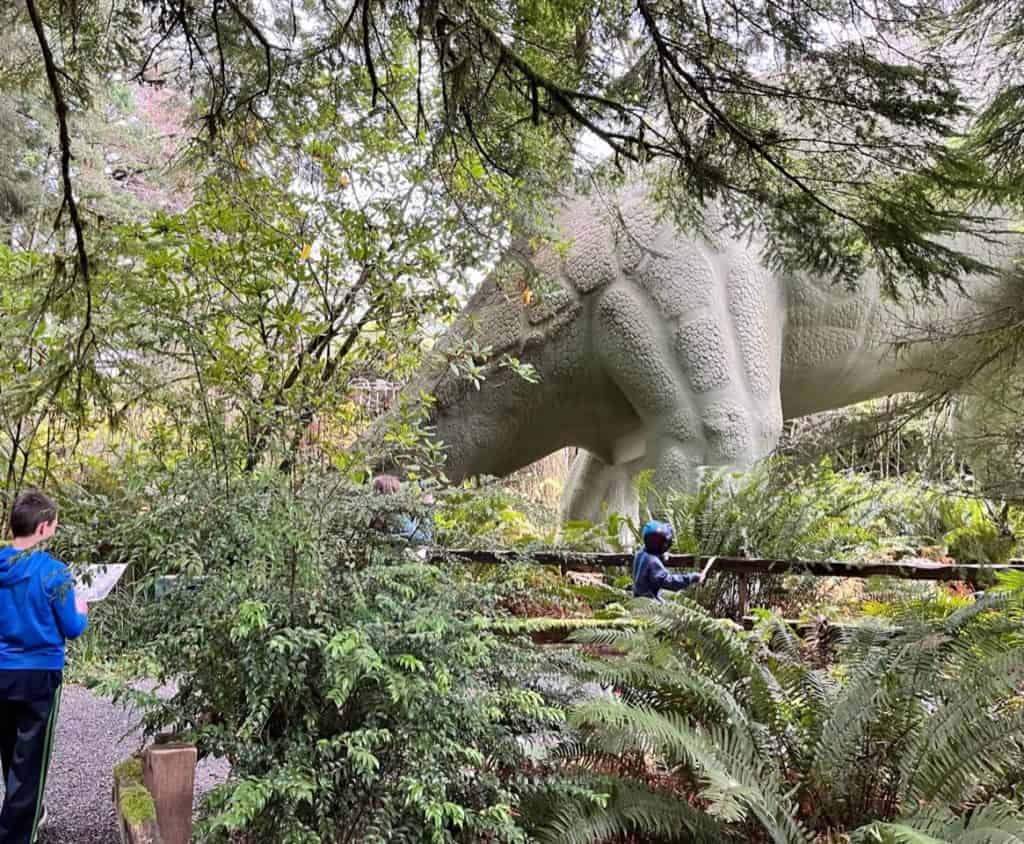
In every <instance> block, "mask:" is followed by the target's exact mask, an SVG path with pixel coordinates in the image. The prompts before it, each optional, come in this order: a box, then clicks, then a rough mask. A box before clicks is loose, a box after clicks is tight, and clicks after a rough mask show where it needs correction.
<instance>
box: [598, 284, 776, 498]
mask: <svg viewBox="0 0 1024 844" xmlns="http://www.w3.org/2000/svg"><path fill="white" fill-rule="evenodd" d="M710 281H711V280H710V279H709V282H710ZM731 306H732V303H731V302H727V301H725V300H724V297H720V299H719V301H718V302H716V303H712V305H711V306H709V307H705V308H702V309H693V312H691V313H688V314H684V315H683V316H682V318H681V319H679V320H670V319H666V318H665V317H664V316H663V315H662V314H660V313H659V312H658V311H657V310H656V309H655V308H654V307H653V305H652V303H651V302H650V300H649V299H648V298H647V297H646V296H645V295H644V294H643V293H642V292H641V291H639V290H637V289H635V288H632V287H628V288H627V287H624V286H619V287H615V288H612V289H611V290H609V291H608V292H607V293H606V294H605V295H604V297H603V298H602V300H601V302H600V304H599V306H598V309H597V320H596V326H595V328H596V333H597V337H598V339H599V343H598V344H597V345H598V349H599V350H600V354H601V359H602V364H603V366H604V369H605V371H606V372H607V373H608V375H609V376H610V377H611V378H612V380H613V381H614V382H615V384H616V385H617V386H618V387H619V389H620V390H621V391H622V392H623V394H624V395H625V397H626V398H627V400H628V401H629V402H630V403H631V404H632V406H633V408H634V410H635V411H636V413H637V415H638V416H639V417H640V419H641V420H642V421H643V430H644V440H645V455H644V458H643V465H644V466H645V467H646V468H650V469H653V471H654V476H653V484H654V488H655V490H657V491H658V493H661V494H664V493H667V492H668V491H670V490H678V491H684V490H685V491H692V490H693V489H694V488H695V487H696V486H697V484H698V483H699V474H698V473H699V469H700V467H702V466H708V467H721V468H747V467H749V466H750V465H751V464H752V463H753V462H754V461H756V460H757V459H759V458H761V457H763V456H765V455H766V454H768V453H769V452H770V451H771V450H772V449H773V448H774V447H775V445H776V443H777V441H778V437H779V434H780V432H781V429H782V410H781V399H780V394H779V387H778V384H779V375H778V372H779V368H780V367H779V365H778V363H777V362H776V363H775V364H774V367H773V361H772V360H771V359H769V360H763V361H760V362H758V361H749V362H748V361H747V360H745V358H744V352H745V351H747V352H749V350H745V349H744V348H743V345H744V344H743V342H741V341H742V340H743V337H744V336H743V335H742V334H741V332H740V331H739V330H738V329H737V328H736V326H734V325H732V322H734V321H736V319H735V315H734V313H733V311H734V310H735V311H740V309H739V308H733V307H731ZM740 313H741V315H742V313H743V312H742V311H740ZM762 328H763V329H764V333H767V331H768V326H767V325H763V326H762ZM771 339H775V338H771ZM764 345H767V346H768V348H767V349H764V348H762V349H761V351H770V350H771V348H772V347H775V348H777V342H769V343H766V344H764ZM752 363H760V364H763V367H762V369H766V370H767V374H766V375H765V376H764V377H763V378H762V379H760V380H757V379H753V378H751V377H750V375H749V371H750V369H751V368H752V366H751V364H752ZM648 506H649V508H652V509H654V510H655V511H657V510H658V509H660V508H658V501H657V499H656V498H655V500H652V501H650V502H648Z"/></svg>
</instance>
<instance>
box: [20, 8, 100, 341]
mask: <svg viewBox="0 0 1024 844" xmlns="http://www.w3.org/2000/svg"><path fill="white" fill-rule="evenodd" d="M25 5H26V6H27V7H28V14H29V17H30V18H31V19H32V28H33V29H34V30H35V33H36V38H37V39H38V41H39V50H40V52H41V53H42V55H43V65H44V67H45V68H46V81H47V83H48V84H49V86H50V94H51V95H52V97H53V110H54V112H55V113H56V115H57V132H58V135H59V137H60V173H61V181H62V182H63V186H64V197H63V200H62V201H61V206H60V211H59V212H58V213H57V220H56V223H55V224H54V227H55V228H56V227H57V226H59V224H60V218H61V216H62V215H63V213H64V209H65V208H66V209H67V212H68V216H69V217H70V218H71V227H72V228H73V229H74V232H75V248H76V250H77V253H78V269H79V271H80V272H81V273H82V280H83V281H84V283H85V296H86V311H85V324H84V326H83V328H82V336H83V337H84V336H85V334H86V333H87V332H88V331H90V330H91V325H92V290H91V285H90V279H89V255H88V253H87V252H86V248H85V232H84V230H83V227H82V218H81V216H80V214H79V212H78V203H77V202H75V195H74V190H73V187H72V184H71V157H72V156H71V135H70V132H69V131H68V104H67V100H66V99H65V98H64V92H63V91H62V90H61V87H60V80H59V79H58V78H57V77H58V75H60V73H61V71H60V70H59V69H58V68H57V64H56V62H55V61H54V59H53V51H52V50H51V49H50V43H49V41H47V40H46V30H45V29H44V27H43V21H42V18H41V17H40V16H39V9H38V8H37V7H36V3H35V0H25ZM79 347H81V342H80V343H79Z"/></svg>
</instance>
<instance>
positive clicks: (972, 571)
mask: <svg viewBox="0 0 1024 844" xmlns="http://www.w3.org/2000/svg"><path fill="white" fill-rule="evenodd" d="M452 558H455V559H458V560H464V561H465V562H467V563H489V564H492V565H509V564H512V563H515V562H517V561H520V560H523V559H528V560H532V561H533V562H535V563H539V564H541V565H549V566H558V567H559V568H560V569H561V570H562V572H563V573H564V572H568V571H594V570H595V569H606V568H620V567H623V566H625V567H629V566H630V565H632V562H633V555H632V554H619V553H602V552H594V553H589V552H587V553H585V552H569V551H564V552H562V551H531V552H517V551H482V550H479V551H478V550H474V549H468V548H437V549H434V550H433V551H432V553H431V555H430V560H431V561H432V562H439V561H441V560H445V559H452ZM710 559H711V557H704V556H695V555H693V554H670V555H669V556H668V558H667V559H666V561H665V565H666V566H669V567H671V568H687V569H699V568H703V566H704V565H705V564H707V562H708V561H709V560H710ZM1007 571H1019V572H1024V560H1013V561H1011V562H1009V563H1005V564H1002V565H981V564H979V563H957V564H953V565H950V564H947V563H936V562H930V561H926V560H912V561H910V560H908V561H898V560H897V561H894V562H885V563H871V562H846V563H840V562H830V561H826V560H758V559H748V558H746V557H715V564H714V566H712V572H718V573H721V572H730V573H732V574H738V575H746V576H755V577H756V576H763V575H772V574H802V575H811V576H813V577H858V578H867V577H895V578H900V579H903V580H940V581H951V580H953V581H966V582H967V583H970V584H972V585H975V586H978V585H984V584H988V583H991V582H993V581H994V580H995V575H996V574H997V573H999V572H1007Z"/></svg>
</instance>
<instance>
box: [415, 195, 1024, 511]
mask: <svg viewBox="0 0 1024 844" xmlns="http://www.w3.org/2000/svg"><path fill="white" fill-rule="evenodd" d="M716 218H717V215H716V212H715V211H714V209H709V211H708V214H707V216H706V223H705V228H706V232H705V234H704V235H693V234H686V233H683V232H681V231H680V230H679V229H677V228H676V227H675V226H674V225H673V224H672V223H671V222H669V221H667V220H663V219H660V217H659V214H658V212H657V209H656V207H655V205H654V204H653V202H652V201H651V200H650V199H649V198H648V197H647V194H646V190H645V188H644V187H643V185H642V184H640V185H634V186H633V187H630V188H627V189H625V190H624V191H622V192H621V193H620V194H618V195H617V196H614V197H611V198H607V197H605V198H600V199H599V198H579V197H578V198H575V199H573V200H572V201H570V202H569V203H567V204H566V206H565V208H564V210H563V212H562V213H561V215H560V216H559V217H558V219H557V221H556V224H557V233H556V234H555V236H554V237H553V242H552V243H550V244H548V245H545V246H543V247H542V248H541V249H539V250H538V251H537V252H535V253H530V252H529V250H528V249H526V248H525V247H524V248H520V249H518V250H513V253H514V254H513V255H512V256H510V259H509V260H507V261H506V262H505V263H504V264H503V266H502V267H500V268H499V270H498V271H496V272H495V274H494V275H493V276H492V277H491V278H489V279H488V280H487V281H486V282H485V283H484V285H483V286H482V288H481V289H480V291H478V293H477V294H476V295H475V296H474V297H473V299H472V300H471V301H470V303H469V305H468V306H467V307H466V309H465V311H464V312H463V314H462V315H461V316H460V318H459V319H458V320H457V321H456V323H455V324H454V325H453V327H452V329H451V330H450V331H449V333H448V335H447V337H446V339H445V340H444V342H443V343H442V350H443V349H444V348H445V347H451V346H452V345H454V344H458V343H460V342H464V341H466V340H470V339H472V340H475V341H476V342H478V343H479V344H480V345H481V346H489V347H491V349H492V350H493V353H494V354H495V355H498V354H500V353H503V352H507V353H510V354H513V355H516V356H518V357H520V358H521V359H523V360H524V361H526V362H529V363H532V364H533V365H534V366H535V367H536V369H537V371H538V373H539V375H540V378H541V381H540V383H539V384H536V385H531V384H527V383H526V382H524V381H522V380H521V379H519V378H517V377H516V376H514V375H512V374H511V373H509V372H507V371H504V370H500V369H497V370H494V371H492V373H491V375H490V377H489V378H488V379H487V380H486V381H485V382H484V384H483V386H482V387H481V389H480V390H479V391H476V390H474V389H472V388H471V387H469V386H468V385H467V384H466V383H465V382H462V383H460V382H458V381H457V380H456V379H455V378H454V376H452V375H451V374H450V372H449V371H448V370H447V368H446V367H443V368H440V369H435V370H427V371H425V372H424V373H423V374H422V375H421V376H420V377H419V378H418V379H416V380H415V381H414V383H413V384H412V385H411V386H410V390H412V391H414V392H418V391H419V390H425V391H427V392H430V393H433V394H435V395H436V396H437V404H436V408H435V418H434V421H435V423H436V425H437V429H438V434H439V437H440V438H441V439H442V440H444V441H445V442H446V443H447V444H448V447H449V458H448V473H449V476H450V477H453V478H455V479H460V478H462V477H466V476H468V475H474V474H498V475H501V474H505V473H508V472H511V471H513V470H515V469H516V468H519V467H520V466H523V465H526V464H528V463H530V462H532V461H533V460H536V459H538V458H540V457H542V456H544V455H546V454H549V453H551V452H553V451H555V450H557V449H558V448H561V447H564V446H577V447H580V448H581V449H583V450H582V451H581V452H580V454H579V456H578V458H577V461H576V464H575V465H574V467H573V470H572V472H571V475H570V478H569V483H568V485H567V489H566V494H565V499H564V502H563V505H564V514H563V515H564V516H565V517H567V518H573V519H588V520H596V519H599V518H601V516H602V514H603V512H605V511H607V510H617V511H620V512H626V513H629V514H635V512H636V508H637V501H636V498H635V494H634V493H633V492H632V481H633V479H634V478H635V476H636V474H637V473H638V472H640V471H642V470H647V469H649V470H653V472H654V483H655V485H656V486H657V487H659V488H662V489H668V488H676V489H692V488H693V487H694V486H695V485H696V483H697V482H698V478H699V471H700V467H737V468H742V467H747V466H749V465H750V464H751V463H753V462H754V461H756V460H757V459H759V458H761V457H764V456H765V455H767V454H768V453H769V452H771V451H772V450H773V449H774V448H775V446H776V444H777V441H778V438H779V435H780V432H781V429H782V424H783V419H784V418H791V417H794V416H800V415H803V414H806V413H812V412H816V411H820V410H826V409H831V408H837V407H842V406H845V405H847V404H851V403H854V402H857V401H862V400H865V399H868V398H873V397H877V396H882V395H887V394H890V393H894V392H906V391H917V390H921V389H924V388H926V387H929V386H933V381H934V379H935V377H936V375H935V373H936V371H941V366H939V365H938V363H939V362H941V361H944V360H949V359H950V358H951V356H952V357H954V358H956V357H960V358H962V359H964V360H968V359H969V358H970V357H971V355H972V353H973V352H975V347H974V343H975V341H974V340H971V339H966V340H964V339H961V340H952V339H949V340H943V339H941V338H935V337H933V336H932V334H931V332H932V330H933V329H934V328H935V327H936V326H940V325H941V326H942V327H943V329H944V331H943V333H944V334H946V335H951V334H955V330H956V326H955V324H954V323H955V321H956V320H958V319H965V320H972V326H973V327H977V325H978V324H979V323H978V321H979V320H980V321H981V322H984V320H985V319H986V318H987V315H989V314H995V313H996V312H997V311H999V309H1000V308H1001V307H1003V306H1004V305H1005V304H1006V303H1007V302H1020V301H1021V300H1022V298H1024V297H1021V296H1020V294H1021V292H1024V285H1022V284H1021V281H1020V274H1019V272H1018V273H1014V272H1013V271H1012V270H1011V271H1008V272H1007V273H1006V274H1005V275H1003V276H1000V277H998V278H996V279H994V280H987V281H982V280H980V279H974V280H971V279H968V280H967V282H966V283H965V287H966V289H967V295H961V296H957V297H955V298H954V299H953V300H951V301H949V302H946V303H944V304H943V305H941V306H939V307H936V308H932V309H927V308H921V307H914V308H909V307H908V308H901V307H897V306H895V305H893V304H892V303H890V302H888V301H887V300H885V299H884V298H883V297H882V296H881V295H880V293H879V285H878V283H877V281H876V280H874V279H872V278H870V277H869V278H865V279H864V280H863V281H862V283H861V285H860V287H859V288H858V289H857V290H856V291H849V290H846V289H844V288H840V287H836V286H835V285H833V284H831V283H830V282H829V281H828V280H826V279H817V278H811V277H808V276H784V275H780V274H778V273H773V272H771V271H769V270H768V269H767V268H766V267H765V266H764V264H763V263H762V261H761V259H760V245H759V244H757V243H747V242H740V241H738V240H735V239H733V238H731V237H730V236H729V234H728V232H725V231H723V230H720V229H716V228H715V227H714V223H713V221H714V220H715V219H716ZM708 221H712V222H710V223H709V222H708ZM959 245H960V246H961V247H962V246H963V245H964V244H959ZM967 247H968V248H969V249H971V250H972V251H973V252H974V254H977V255H979V257H983V258H985V259H986V260H988V261H990V262H991V263H993V264H996V265H1000V266H1005V267H1007V268H1008V269H1009V268H1012V266H1013V262H1014V258H1015V256H1016V255H1018V254H1021V253H1022V250H1021V248H1020V243H1019V240H1015V241H1012V242H1007V243H1005V244H1003V245H1001V246H993V245H991V244H986V245H984V246H979V245H978V244H967ZM1014 297H1016V298H1014ZM1004 317H1005V314H1004ZM972 334H973V335H976V334H977V332H972ZM908 339H910V340H917V341H918V342H914V343H912V344H911V346H910V348H909V352H906V353H904V354H902V355H899V356H898V355H896V354H894V349H895V348H896V344H897V342H898V341H906V340H908Z"/></svg>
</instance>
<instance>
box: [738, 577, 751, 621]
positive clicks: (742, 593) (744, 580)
mask: <svg viewBox="0 0 1024 844" xmlns="http://www.w3.org/2000/svg"><path fill="white" fill-rule="evenodd" d="M748 577H749V576H748V575H746V574H741V575H740V576H739V578H738V580H739V584H738V587H737V588H738V590H739V598H740V609H739V617H740V618H743V616H745V615H746V614H747V603H748V601H749V597H748V595H749V591H748V590H749V587H750V584H749V582H748Z"/></svg>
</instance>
